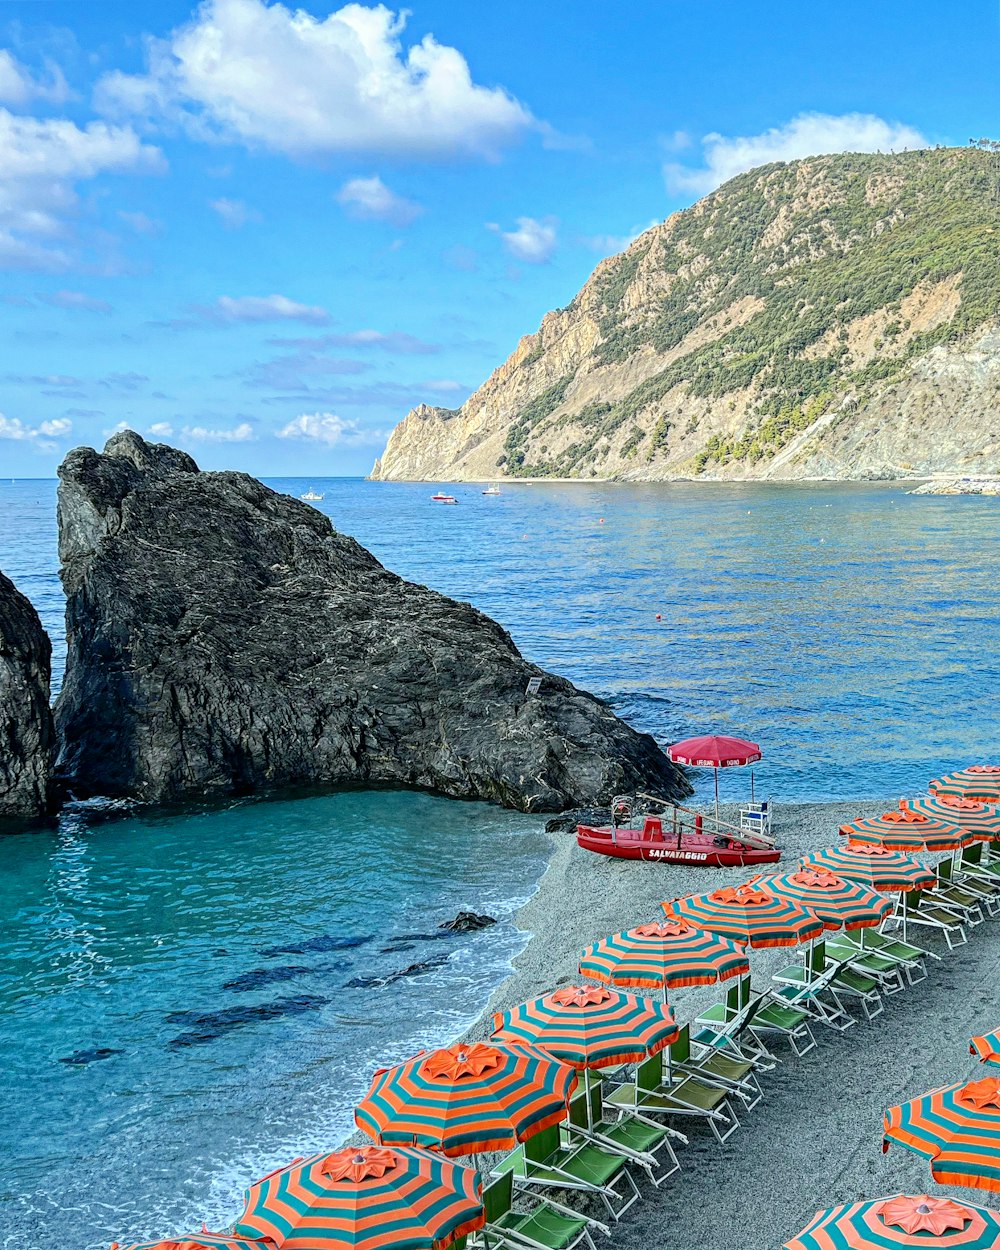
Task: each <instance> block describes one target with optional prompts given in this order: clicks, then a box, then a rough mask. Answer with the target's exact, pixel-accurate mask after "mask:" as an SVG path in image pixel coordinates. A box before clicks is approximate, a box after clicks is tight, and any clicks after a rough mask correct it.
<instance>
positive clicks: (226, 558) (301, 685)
mask: <svg viewBox="0 0 1000 1250" xmlns="http://www.w3.org/2000/svg"><path fill="white" fill-rule="evenodd" d="M59 476H60V478H61V484H60V489H59V543H60V555H61V559H62V578H63V585H64V587H65V589H66V594H67V600H68V602H67V615H66V620H67V635H68V652H69V655H68V665H67V673H66V681H65V684H64V685H63V688H62V693H61V694H60V697H59V701H58V705H57V708H56V717H57V724H58V728H59V731H60V735H61V751H60V758H59V771H60V775H61V776H62V777H63V778H64V779H65V781H66V783H67V784H68V786H69V787H70V788H71V789H72V791H73V792H74V793H75V794H77V795H80V796H86V795H92V794H105V795H112V796H119V795H128V796H132V797H135V798H137V799H140V800H143V801H146V802H165V801H178V800H184V799H187V798H192V797H203V796H211V795H213V794H216V795H219V796H221V795H225V794H233V793H253V792H259V791H263V790H266V789H273V788H278V787H289V786H307V785H324V786H332V785H404V786H418V787H423V788H428V789H432V790H436V791H439V792H441V793H444V794H449V795H455V796H458V797H462V798H482V799H492V800H495V801H497V802H500V803H503V804H505V805H507V806H509V807H514V808H518V809H521V810H525V811H553V810H555V811H557V810H560V809H562V808H565V807H567V806H573V805H578V804H581V803H587V802H593V801H599V800H600V799H602V798H604V799H607V798H608V797H610V796H611V795H612V794H614V793H620V792H623V791H628V790H633V789H642V788H646V789H649V788H656V789H657V790H658V791H662V792H665V793H668V794H674V795H681V794H684V793H687V792H688V787H687V783H686V781H685V780H684V778H683V775H682V774H681V773H680V771H679V770H678V769H677V768H676V767H675V766H674V765H672V764H671V763H670V762H669V761H668V760H667V759H666V757H665V756H664V754H663V753H662V752H661V751H660V750H659V749H658V748H657V746H656V744H655V742H654V741H653V739H652V738H651V737H649V736H648V735H642V734H638V733H636V732H635V731H634V730H632V729H630V728H629V727H628V726H627V725H626V724H624V723H623V722H622V721H620V720H619V719H618V718H617V717H616V716H615V715H614V714H613V713H612V712H611V710H610V709H609V708H608V707H607V706H606V705H605V704H604V703H602V702H601V701H600V700H599V699H596V698H594V697H593V696H592V695H589V694H587V693H585V692H583V691H581V690H578V689H576V688H575V687H574V686H573V685H572V684H571V683H570V682H568V681H566V680H565V679H563V678H561V677H555V676H552V675H550V674H547V673H543V672H542V671H541V670H540V669H538V668H536V667H535V666H534V665H533V664H529V663H528V662H527V661H525V660H524V659H523V658H522V657H521V655H520V654H519V652H518V650H517V648H516V647H515V646H514V643H513V641H512V640H511V638H510V636H509V635H508V634H507V633H506V632H505V631H504V630H503V629H502V628H501V627H500V626H499V625H497V624H496V623H495V622H494V621H492V620H490V619H489V617H486V616H484V615H483V614H482V613H481V612H477V611H476V610H475V609H474V608H472V607H471V606H470V605H469V604H466V603H457V602H455V601H454V600H451V599H447V598H445V597H444V596H443V595H440V594H437V593H436V592H434V591H432V590H428V589H427V588H426V587H423V586H418V585H414V584H412V583H409V582H405V581H403V580H402V579H401V578H399V577H397V576H396V575H395V574H393V573H390V572H388V571H387V570H386V569H384V568H383V567H382V565H381V564H379V562H378V561H377V560H376V559H375V557H374V556H372V555H371V554H370V553H369V552H368V551H366V550H365V549H364V548H363V547H361V546H360V545H359V544H358V543H357V542H355V541H354V539H352V538H349V537H347V536H346V535H343V534H339V533H337V532H336V531H335V530H334V529H333V528H332V526H331V524H330V522H329V520H328V519H327V518H326V517H325V516H323V514H322V513H320V512H318V511H317V510H316V509H314V508H311V507H308V506H306V505H305V504H303V503H300V502H299V501H298V500H295V499H291V498H289V497H288V496H285V495H279V494H277V493H276V492H274V491H272V490H270V489H268V488H267V487H266V486H263V485H262V484H261V483H260V482H258V481H256V480H255V479H254V478H251V477H248V476H246V475H245V474H242V473H201V472H200V471H199V470H198V467H197V465H196V464H195V463H194V461H193V460H192V459H191V458H190V457H189V456H187V455H185V454H184V453H182V452H179V451H175V450H174V449H172V448H169V447H165V446H152V445H150V444H148V443H146V442H145V441H144V440H143V439H141V438H140V437H139V436H138V435H137V434H134V433H131V432H125V433H123V434H118V435H115V436H114V437H113V438H112V439H111V440H110V441H109V443H108V444H107V446H106V448H105V451H104V454H103V455H99V454H98V453H97V452H95V451H93V450H91V449H90V448H80V449H77V450H76V451H73V452H71V453H70V455H69V456H68V457H67V458H66V460H65V462H64V463H63V465H62V467H61V468H60V470H59ZM533 677H538V678H540V679H541V683H542V684H541V689H540V691H539V693H538V694H534V695H528V694H527V693H526V686H527V684H528V681H529V679H531V678H533Z"/></svg>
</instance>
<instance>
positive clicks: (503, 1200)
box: [473, 1172, 607, 1250]
mask: <svg viewBox="0 0 1000 1250" xmlns="http://www.w3.org/2000/svg"><path fill="white" fill-rule="evenodd" d="M483 1208H484V1209H485V1211H486V1225H485V1227H484V1228H482V1229H481V1230H480V1231H479V1232H478V1233H475V1234H473V1236H474V1237H475V1239H476V1242H475V1244H477V1245H482V1246H483V1247H484V1250H493V1248H494V1247H497V1246H509V1247H511V1250H573V1248H574V1247H575V1246H578V1245H580V1244H581V1243H582V1244H583V1245H585V1246H586V1247H587V1248H588V1250H596V1247H595V1246H594V1239H593V1237H592V1236H591V1235H590V1226H591V1224H592V1223H596V1221H592V1220H589V1219H588V1218H587V1217H586V1216H585V1215H581V1214H580V1213H579V1212H578V1211H574V1210H573V1209H572V1208H571V1207H564V1206H563V1205H562V1204H561V1203H558V1202H555V1201H554V1200H553V1199H551V1198H540V1197H538V1196H536V1195H535V1194H520V1193H519V1194H516V1195H515V1192H514V1176H513V1173H512V1172H504V1173H503V1174H502V1175H501V1176H498V1177H496V1179H495V1180H493V1181H491V1182H490V1183H489V1184H488V1185H487V1186H486V1187H485V1188H484V1189H483ZM597 1226H598V1227H600V1228H604V1226H603V1225H601V1224H598V1225H597ZM605 1231H607V1230H606V1229H605Z"/></svg>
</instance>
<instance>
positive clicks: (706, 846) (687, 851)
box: [576, 825, 781, 868]
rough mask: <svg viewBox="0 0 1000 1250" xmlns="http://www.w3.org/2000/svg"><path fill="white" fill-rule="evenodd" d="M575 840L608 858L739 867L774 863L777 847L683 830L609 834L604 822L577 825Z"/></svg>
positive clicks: (585, 848)
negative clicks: (673, 833)
mask: <svg viewBox="0 0 1000 1250" xmlns="http://www.w3.org/2000/svg"><path fill="white" fill-rule="evenodd" d="M576 840H577V844H578V845H579V846H582V847H583V849H584V850H585V851H594V852H595V853H596V854H598V855H607V856H609V857H610V858H611V859H646V860H651V861H653V862H654V863H661V864H691V865H693V866H694V867H697V868H739V867H740V866H742V865H744V864H749V865H753V864H776V863H777V862H778V860H779V859H780V858H781V852H780V851H779V850H778V848H777V847H767V848H765V847H754V846H741V845H740V844H739V843H738V842H729V843H727V844H726V845H724V846H720V845H718V844H717V843H716V840H715V838H713V837H712V836H711V835H709V834H693V833H687V834H684V835H683V836H682V837H681V838H680V843H679V845H678V840H677V838H672V837H669V836H667V837H659V838H657V837H650V836H649V835H648V834H647V833H645V831H644V830H641V829H619V830H618V831H617V833H616V834H615V835H614V836H613V835H612V830H611V828H610V827H608V826H604V827H600V826H591V825H577V828H576Z"/></svg>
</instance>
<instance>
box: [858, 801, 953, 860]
mask: <svg viewBox="0 0 1000 1250" xmlns="http://www.w3.org/2000/svg"><path fill="white" fill-rule="evenodd" d="M840 832H841V833H843V834H846V835H847V837H848V838H849V839H850V840H851V841H852V842H866V843H869V844H872V843H874V844H876V845H879V846H888V847H889V848H890V849H892V850H896V851H924V850H926V851H957V850H959V849H960V848H961V847H963V846H969V845H970V843H971V842H972V841H973V837H972V834H971V833H969V831H968V830H967V829H963V828H962V827H961V826H960V825H956V824H955V823H954V822H952V821H944V820H936V819H933V818H932V817H930V816H924V815H923V813H922V812H906V811H903V810H902V809H901V808H897V809H896V810H895V811H891V812H883V813H882V815H881V816H872V817H868V818H866V819H864V820H853V821H851V823H850V824H849V825H841V826H840Z"/></svg>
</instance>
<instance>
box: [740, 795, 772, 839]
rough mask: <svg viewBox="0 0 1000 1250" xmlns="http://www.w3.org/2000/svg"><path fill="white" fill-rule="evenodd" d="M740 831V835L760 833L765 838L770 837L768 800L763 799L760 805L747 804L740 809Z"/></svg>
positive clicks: (769, 803) (769, 802)
mask: <svg viewBox="0 0 1000 1250" xmlns="http://www.w3.org/2000/svg"><path fill="white" fill-rule="evenodd" d="M740 831H741V832H742V833H761V834H764V836H765V837H770V834H771V800H770V799H764V801H763V802H761V803H747V804H745V805H744V806H743V807H741V808H740Z"/></svg>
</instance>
